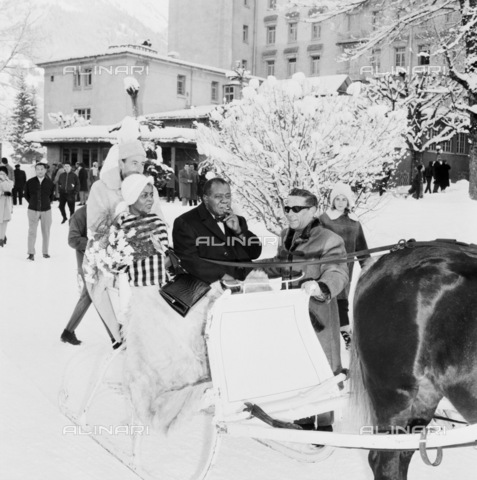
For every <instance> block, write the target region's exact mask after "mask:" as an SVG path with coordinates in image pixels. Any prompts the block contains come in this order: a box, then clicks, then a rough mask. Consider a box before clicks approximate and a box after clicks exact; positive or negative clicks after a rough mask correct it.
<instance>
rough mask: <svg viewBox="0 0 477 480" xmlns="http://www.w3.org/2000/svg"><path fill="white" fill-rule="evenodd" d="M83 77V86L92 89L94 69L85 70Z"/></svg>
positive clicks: (82, 73)
mask: <svg viewBox="0 0 477 480" xmlns="http://www.w3.org/2000/svg"><path fill="white" fill-rule="evenodd" d="M81 75H82V77H83V85H84V86H85V87H91V85H92V84H93V69H92V68H85V69H84V70H83V71H82V72H81Z"/></svg>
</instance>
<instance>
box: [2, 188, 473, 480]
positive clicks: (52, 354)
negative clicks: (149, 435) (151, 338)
mask: <svg viewBox="0 0 477 480" xmlns="http://www.w3.org/2000/svg"><path fill="white" fill-rule="evenodd" d="M467 188H468V184H467V183H466V182H464V181H462V182H459V183H458V184H453V185H452V186H451V187H450V188H449V189H448V191H447V192H446V193H444V194H433V195H426V196H425V198H424V199H423V200H419V201H416V200H414V199H413V198H407V199H405V198H401V197H395V196H393V195H391V194H388V195H386V197H385V198H384V201H383V203H382V205H381V206H380V207H379V208H378V209H377V210H375V211H373V212H369V213H367V214H366V215H365V216H364V217H363V223H364V225H365V231H366V234H367V237H368V243H369V244H370V246H371V247H376V246H379V245H383V244H389V243H393V242H397V241H398V240H399V239H401V238H405V239H408V238H415V239H417V240H431V239H435V238H456V239H458V240H461V241H465V242H469V243H473V242H474V243H477V222H476V218H477V202H472V201H470V200H469V199H468V196H467ZM163 208H164V212H165V214H166V217H167V219H168V221H169V222H170V223H171V224H172V220H173V218H174V217H175V216H177V215H178V214H180V213H181V212H183V211H184V210H185V207H181V206H180V205H179V204H178V203H175V204H173V205H172V204H168V203H164V204H163ZM60 221H61V216H60V213H59V211H58V207H57V204H54V208H53V227H52V235H51V245H50V254H51V258H50V259H43V258H42V255H41V254H40V253H41V238H40V236H39V238H38V242H37V256H36V260H35V262H27V261H26V244H27V225H28V222H27V216H26V206H25V205H23V206H22V207H19V206H17V207H15V208H14V215H13V219H12V221H11V222H10V225H9V227H8V232H7V237H8V244H7V246H6V247H5V248H0V385H1V393H0V412H1V414H0V418H1V424H0V452H1V453H0V472H1V474H0V477H1V478H2V479H3V478H4V479H8V480H15V479H21V480H23V479H32V478H34V479H45V480H46V479H48V480H63V479H65V480H66V479H68V480H84V479H95V480H96V479H98V480H109V479H111V480H112V479H114V480H117V479H121V480H123V479H124V480H127V479H135V478H138V477H137V476H136V475H135V474H134V473H132V472H131V471H130V470H128V469H127V468H126V467H125V466H123V465H122V464H121V463H120V462H118V460H116V459H115V458H114V457H113V456H111V455H110V454H109V453H107V452H106V450H104V449H103V448H102V447H101V446H99V445H98V444H97V443H95V442H94V441H93V440H92V439H91V438H90V437H89V436H88V435H72V434H63V431H64V427H65V426H68V425H71V421H70V420H68V419H67V418H66V417H64V416H63V415H62V414H61V413H60V411H59V408H58V392H59V390H60V387H61V385H62V382H63V373H64V372H65V371H68V372H69V376H68V377H67V382H68V384H69V385H75V384H76V385H82V384H84V383H85V381H86V379H85V378H84V376H83V374H82V373H81V372H82V369H81V368H83V370H84V369H86V368H87V364H88V362H89V364H94V362H95V361H96V358H97V357H95V355H96V354H97V353H98V352H109V350H110V348H111V347H110V345H109V340H108V338H107V336H106V334H105V332H104V330H103V327H102V326H101V324H100V321H99V319H98V317H97V315H96V313H95V312H94V310H93V309H91V310H90V311H89V312H88V313H87V315H86V317H85V318H84V320H83V322H82V324H81V325H80V326H79V328H78V330H77V335H78V337H79V338H80V339H81V340H83V345H81V346H79V347H73V346H71V345H67V344H63V343H61V342H60V340H59V337H60V334H61V332H62V330H63V328H64V327H65V325H66V323H67V321H68V319H69V316H70V314H71V311H72V309H73V307H74V305H75V303H76V300H77V296H78V290H77V286H76V272H75V269H76V259H75V254H74V252H73V250H72V249H71V248H70V247H68V245H67V240H66V239H67V231H68V227H67V224H65V225H61V224H60ZM252 230H254V231H256V233H265V232H264V229H263V228H262V227H260V226H259V225H254V226H253V227H252ZM273 253H274V252H273V247H271V246H269V247H267V250H266V251H265V252H264V256H271V255H273ZM78 372H79V373H78ZM106 413H107V408H106V410H105V411H104V414H105V415H106ZM194 434H195V433H194V432H192V433H191V435H194ZM432 455H433V454H432V453H431V456H432ZM166 456H167V461H168V471H167V473H164V474H163V475H161V476H160V477H158V478H161V480H170V479H178V480H179V479H181V480H184V479H185V475H184V471H183V468H185V467H183V464H184V462H183V460H184V458H181V456H182V452H181V451H180V450H179V449H176V451H174V449H172V450H171V451H169V452H166ZM476 469H477V450H475V449H474V448H462V449H451V450H446V451H445V452H444V461H443V463H442V465H441V466H440V467H438V468H431V467H427V466H425V465H424V464H423V463H422V462H421V460H420V459H419V457H418V455H415V456H414V458H413V461H412V463H411V468H410V475H409V478H410V479H419V480H425V479H431V478H432V479H433V480H438V479H448V478H451V477H452V478H458V479H459V480H467V479H469V480H470V479H471V478H472V479H473V478H474V477H475V473H474V472H475V470H476ZM209 478H210V480H239V479H240V480H243V479H253V480H268V479H274V480H285V479H286V480H289V479H292V478H293V479H300V480H308V479H309V480H312V479H313V480H316V479H317V478H320V479H322V480H327V479H345V478H346V479H348V478H353V479H357V480H361V479H367V478H371V471H370V469H369V468H368V466H367V453H366V452H364V451H363V452H361V451H352V450H336V451H335V452H334V453H333V455H331V457H329V458H328V459H327V460H325V461H323V462H321V463H318V464H307V463H298V462H296V461H294V460H292V459H289V458H287V457H285V456H283V455H281V454H278V453H276V452H274V451H272V450H269V449H267V448H266V447H263V446H261V445H259V444H257V443H255V442H254V441H252V440H248V439H231V438H225V440H224V443H223V448H222V450H221V452H220V454H219V458H218V461H217V463H216V465H215V466H214V468H213V470H212V472H211V475H210V477H209Z"/></svg>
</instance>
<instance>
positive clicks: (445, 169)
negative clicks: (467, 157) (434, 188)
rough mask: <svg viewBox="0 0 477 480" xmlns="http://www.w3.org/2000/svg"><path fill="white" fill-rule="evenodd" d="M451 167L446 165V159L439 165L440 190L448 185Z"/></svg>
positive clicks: (444, 189) (443, 190)
mask: <svg viewBox="0 0 477 480" xmlns="http://www.w3.org/2000/svg"><path fill="white" fill-rule="evenodd" d="M450 169H451V167H450V165H448V163H447V160H442V165H441V179H440V186H441V191H442V192H445V191H446V188H447V187H449V186H450V178H449V177H450V175H449V170H450Z"/></svg>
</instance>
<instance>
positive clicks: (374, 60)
mask: <svg viewBox="0 0 477 480" xmlns="http://www.w3.org/2000/svg"><path fill="white" fill-rule="evenodd" d="M370 62H371V66H372V67H373V69H374V70H376V71H379V70H381V49H380V48H373V49H372V50H371V57H370Z"/></svg>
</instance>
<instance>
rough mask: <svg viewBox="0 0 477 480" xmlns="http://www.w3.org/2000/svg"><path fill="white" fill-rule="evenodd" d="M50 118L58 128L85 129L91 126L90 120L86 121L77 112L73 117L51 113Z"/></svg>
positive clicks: (60, 113) (61, 113)
mask: <svg viewBox="0 0 477 480" xmlns="http://www.w3.org/2000/svg"><path fill="white" fill-rule="evenodd" d="M48 118H49V119H50V122H51V123H53V124H54V125H56V126H57V127H58V128H70V127H85V126H86V125H89V124H90V121H89V120H86V119H85V118H84V117H82V116H81V115H78V114H77V113H76V112H74V113H72V114H71V115H64V114H63V112H58V113H49V114H48Z"/></svg>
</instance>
